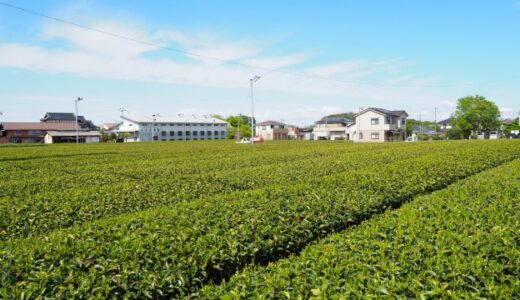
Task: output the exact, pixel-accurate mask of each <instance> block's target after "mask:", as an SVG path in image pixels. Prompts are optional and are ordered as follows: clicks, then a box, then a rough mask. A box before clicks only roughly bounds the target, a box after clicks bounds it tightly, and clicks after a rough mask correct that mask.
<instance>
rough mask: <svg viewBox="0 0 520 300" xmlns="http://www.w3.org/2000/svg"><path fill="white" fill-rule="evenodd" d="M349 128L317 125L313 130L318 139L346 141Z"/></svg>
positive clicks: (338, 125) (334, 125)
mask: <svg viewBox="0 0 520 300" xmlns="http://www.w3.org/2000/svg"><path fill="white" fill-rule="evenodd" d="M347 131H348V128H347V126H342V124H316V125H315V126H314V128H313V129H312V132H313V133H314V136H315V137H316V139H320V138H325V139H331V140H336V139H346V137H347Z"/></svg>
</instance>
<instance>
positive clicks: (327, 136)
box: [325, 116, 329, 140]
mask: <svg viewBox="0 0 520 300" xmlns="http://www.w3.org/2000/svg"><path fill="white" fill-rule="evenodd" d="M325 139H327V140H328V139H329V118H328V117H327V116H325Z"/></svg>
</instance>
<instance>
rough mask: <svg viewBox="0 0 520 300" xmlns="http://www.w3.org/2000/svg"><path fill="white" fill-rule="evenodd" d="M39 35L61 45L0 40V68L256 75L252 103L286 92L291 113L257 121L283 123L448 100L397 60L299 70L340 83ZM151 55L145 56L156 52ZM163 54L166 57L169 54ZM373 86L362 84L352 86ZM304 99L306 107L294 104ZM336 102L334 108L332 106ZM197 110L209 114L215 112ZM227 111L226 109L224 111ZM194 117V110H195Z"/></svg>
mask: <svg viewBox="0 0 520 300" xmlns="http://www.w3.org/2000/svg"><path fill="white" fill-rule="evenodd" d="M88 24H89V26H92V27H95V28H103V30H106V31H108V32H114V33H117V34H121V35H125V36H129V37H131V38H134V39H138V40H142V41H149V42H152V43H155V44H161V45H163V44H164V45H171V43H174V44H175V45H171V46H172V47H173V48H181V49H182V50H183V51H188V52H193V53H197V54H199V55H203V56H210V57H218V58H222V59H224V60H232V61H238V62H241V63H244V64H248V65H254V66H258V67H261V68H266V69H278V68H287V67H293V68H294V67H296V66H298V65H300V64H303V63H306V64H308V63H309V61H308V60H309V58H310V57H311V54H309V53H288V54H285V55H280V56H272V55H265V54H264V49H262V47H261V45H258V44H257V42H255V41H247V40H238V41H236V40H231V41H229V40H226V39H224V38H222V37H220V36H218V35H215V34H184V33H180V32H176V31H173V30H169V31H161V32H155V33H154V32H149V31H148V30H147V29H146V28H145V27H143V26H141V25H138V24H132V23H129V22H125V23H121V22H117V21H114V20H112V21H97V22H95V23H88ZM43 36H44V37H45V38H47V39H49V40H52V41H53V40H61V41H65V46H61V47H56V46H54V47H52V48H50V47H43V46H33V45H26V44H15V43H0V67H9V68H13V69H23V70H29V71H36V72H41V73H53V74H73V75H77V76H82V77H86V78H102V79H112V80H113V79H116V80H137V81H148V82H159V83H165V84H179V85H189V86H200V87H220V88H235V89H236V88H240V89H246V88H248V78H250V77H251V76H252V75H254V74H255V73H259V75H263V77H262V79H261V80H260V81H259V82H258V83H257V84H256V86H255V90H256V91H257V92H256V94H258V96H259V99H260V100H261V98H262V97H269V96H267V95H268V91H276V92H282V93H291V95H293V96H292V97H291V98H290V99H289V100H287V101H288V102H291V103H292V104H291V105H286V107H291V106H292V107H294V109H285V111H284V110H280V111H279V110H277V109H274V106H275V105H276V107H277V108H278V107H281V106H280V104H281V103H275V104H273V106H272V107H271V108H269V107H267V108H264V110H263V111H259V116H260V117H262V118H271V117H272V118H275V119H286V120H287V121H291V120H292V121H291V122H300V123H304V122H305V121H304V120H316V119H318V118H319V117H321V116H323V115H325V114H331V113H337V112H341V111H344V110H349V109H350V110H352V109H353V108H356V107H358V106H360V105H363V106H381V107H387V108H390V109H402V108H408V107H410V106H417V105H418V103H435V102H438V101H439V99H441V100H443V99H446V101H448V100H449V99H450V97H447V96H446V95H439V93H434V92H431V91H428V90H427V89H425V86H427V85H428V84H430V83H433V82H436V81H437V80H438V79H437V78H435V77H424V78H421V77H416V76H414V75H412V74H408V73H407V72H406V71H405V70H406V64H407V62H406V61H404V60H403V59H400V58H395V59H380V60H374V61H369V60H344V61H341V62H337V63H330V64H327V65H319V66H314V67H308V68H306V69H303V70H302V71H299V72H300V73H302V74H308V75H309V76H319V77H327V78H335V79H339V80H341V81H344V82H334V81H330V80H320V79H315V78H308V77H305V76H294V75H289V74H282V73H277V72H267V73H268V74H265V73H266V72H263V71H261V70H255V69H251V68H247V67H243V66H240V65H233V64H222V63H219V62H215V61H212V60H208V59H201V58H199V57H192V58H193V59H194V60H186V59H182V58H180V59H179V56H178V55H177V54H175V53H173V52H167V51H162V52H160V51H161V50H160V49H157V48H154V47H152V46H149V45H143V44H139V43H135V42H131V41H128V40H122V39H118V38H116V37H112V36H106V35H103V34H100V33H96V32H91V31H86V30H82V29H78V28H75V27H71V26H68V25H64V24H55V23H46V24H45V25H44V28H43ZM156 52H157V54H159V55H157V56H150V55H148V54H152V53H154V54H155V53H156ZM169 53H170V54H171V55H169ZM365 81H366V82H374V83H375V85H364V84H359V83H357V82H365ZM299 95H305V96H306V99H307V104H304V103H299V102H298V100H297V99H298V97H299ZM327 96H333V97H336V98H338V97H339V98H341V99H342V100H337V101H336V102H335V103H334V104H333V105H332V104H330V105H308V103H309V101H308V99H311V98H312V99H314V100H313V101H315V102H317V103H319V104H322V103H323V101H324V100H322V99H325V98H324V97H327ZM339 101H341V103H342V104H341V105H336V104H338V103H339ZM210 110H211V111H205V112H204V113H210V112H213V113H215V110H213V109H210ZM230 113H232V111H231V112H230ZM197 114H200V111H197Z"/></svg>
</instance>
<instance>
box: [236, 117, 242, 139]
mask: <svg viewBox="0 0 520 300" xmlns="http://www.w3.org/2000/svg"><path fill="white" fill-rule="evenodd" d="M240 119H242V114H240V113H239V114H238V124H237V133H238V136H237V140H240Z"/></svg>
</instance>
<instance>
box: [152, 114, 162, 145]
mask: <svg viewBox="0 0 520 300" xmlns="http://www.w3.org/2000/svg"><path fill="white" fill-rule="evenodd" d="M160 116H161V115H160V114H159V113H156V114H153V115H152V117H153V122H152V143H153V141H154V139H155V122H156V121H157V117H160Z"/></svg>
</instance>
